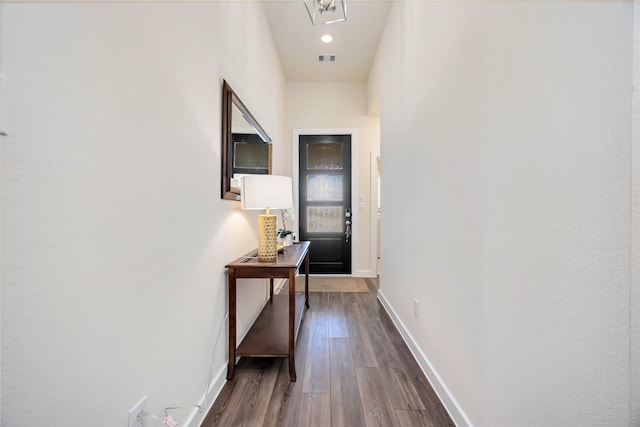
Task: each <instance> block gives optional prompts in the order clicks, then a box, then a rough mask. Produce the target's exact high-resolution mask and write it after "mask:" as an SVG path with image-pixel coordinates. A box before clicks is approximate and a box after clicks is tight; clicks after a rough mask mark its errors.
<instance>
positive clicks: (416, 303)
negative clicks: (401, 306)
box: [413, 298, 419, 317]
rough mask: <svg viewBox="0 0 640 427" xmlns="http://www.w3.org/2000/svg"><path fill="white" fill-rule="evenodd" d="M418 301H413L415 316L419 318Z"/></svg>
mask: <svg viewBox="0 0 640 427" xmlns="http://www.w3.org/2000/svg"><path fill="white" fill-rule="evenodd" d="M418 305H419V303H418V300H417V299H416V298H414V299H413V316H414V317H418Z"/></svg>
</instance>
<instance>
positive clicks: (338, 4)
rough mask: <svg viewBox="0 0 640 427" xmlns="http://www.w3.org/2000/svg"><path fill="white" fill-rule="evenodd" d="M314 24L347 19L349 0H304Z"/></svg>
mask: <svg viewBox="0 0 640 427" xmlns="http://www.w3.org/2000/svg"><path fill="white" fill-rule="evenodd" d="M304 5H305V7H306V8H307V13H308V14H309V19H311V23H312V24H313V25H314V26H316V27H317V26H319V25H325V24H333V23H336V22H342V21H346V20H347V0H304Z"/></svg>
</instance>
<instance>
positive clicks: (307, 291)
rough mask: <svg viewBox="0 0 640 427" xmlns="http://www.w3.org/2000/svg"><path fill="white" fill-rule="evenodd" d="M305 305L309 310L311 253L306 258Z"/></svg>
mask: <svg viewBox="0 0 640 427" xmlns="http://www.w3.org/2000/svg"><path fill="white" fill-rule="evenodd" d="M304 305H305V306H306V307H307V308H309V251H307V255H306V256H305V257H304Z"/></svg>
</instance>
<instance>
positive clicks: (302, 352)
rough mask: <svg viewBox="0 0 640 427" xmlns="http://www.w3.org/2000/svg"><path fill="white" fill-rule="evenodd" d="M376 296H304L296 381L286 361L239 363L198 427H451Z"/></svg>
mask: <svg viewBox="0 0 640 427" xmlns="http://www.w3.org/2000/svg"><path fill="white" fill-rule="evenodd" d="M371 288H372V287H371V286H370V289H371ZM374 292H375V291H374V290H373V289H372V292H371V293H364V292H361V293H333V292H331V293H327V292H324V293H320V292H317V293H310V294H309V295H310V296H309V303H310V305H311V308H310V309H309V310H308V311H307V312H306V314H305V319H304V322H303V325H302V329H301V330H300V336H299V337H298V342H297V347H296V370H297V373H298V380H297V381H296V382H290V381H289V372H288V364H287V359H285V358H264V359H261V358H242V359H241V360H240V361H239V362H238V367H237V369H236V374H235V377H234V379H233V380H232V381H228V382H227V384H226V385H225V386H224V388H223V389H222V392H221V393H220V395H219V396H218V399H217V400H216V401H215V403H214V405H213V407H212V408H211V411H210V412H209V414H207V417H206V419H205V420H204V422H203V423H202V426H203V427H213V426H215V427H223V426H232V427H239V426H247V427H259V426H274V427H275V426H278V427H279V426H291V427H299V426H319V427H329V426H333V427H338V426H345V427H347V426H349V427H358V426H366V427H369V426H380V427H392V426H425V427H426V426H429V427H436V426H453V425H454V424H453V422H452V421H451V419H450V418H449V416H448V415H447V413H446V411H445V409H444V407H443V406H442V404H441V403H440V401H439V400H438V397H437V396H436V394H435V393H434V391H433V389H432V388H431V386H430V385H429V383H428V382H427V380H426V378H425V376H424V374H423V373H422V371H421V370H420V368H419V367H418V365H417V363H416V362H415V360H414V359H413V357H412V356H411V353H410V352H409V349H408V348H407V346H406V344H405V343H404V342H403V341H402V338H401V337H400V335H399V334H398V332H397V331H396V329H395V327H394V326H393V323H392V322H391V320H390V319H389V317H388V316H387V314H386V313H385V311H384V309H383V308H382V306H381V305H380V304H379V302H378V301H377V299H376V296H375V293H374ZM283 327H286V325H283Z"/></svg>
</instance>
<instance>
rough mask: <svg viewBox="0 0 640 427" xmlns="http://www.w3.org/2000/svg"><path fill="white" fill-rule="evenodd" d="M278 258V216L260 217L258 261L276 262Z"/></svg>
mask: <svg viewBox="0 0 640 427" xmlns="http://www.w3.org/2000/svg"><path fill="white" fill-rule="evenodd" d="M277 258H278V243H277V241H276V216H275V215H258V261H261V262H274V261H275V260H276V259H277Z"/></svg>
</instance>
